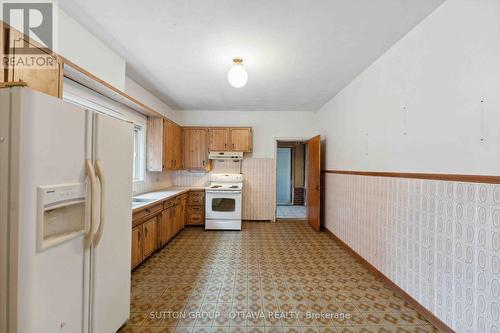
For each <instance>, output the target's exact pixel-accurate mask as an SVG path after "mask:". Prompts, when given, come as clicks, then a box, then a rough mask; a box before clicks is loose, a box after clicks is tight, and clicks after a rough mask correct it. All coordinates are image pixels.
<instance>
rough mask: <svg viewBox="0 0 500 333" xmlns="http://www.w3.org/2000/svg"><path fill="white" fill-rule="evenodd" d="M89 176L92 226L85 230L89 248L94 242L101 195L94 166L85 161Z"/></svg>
mask: <svg viewBox="0 0 500 333" xmlns="http://www.w3.org/2000/svg"><path fill="white" fill-rule="evenodd" d="M85 165H86V168H85V169H86V171H87V176H88V177H89V179H90V197H91V198H90V199H91V201H90V225H89V226H87V228H86V230H85V236H86V240H87V241H86V243H87V246H90V245H91V244H92V241H93V234H94V228H95V224H96V220H97V218H98V216H97V213H98V210H97V206H98V204H99V193H98V191H97V190H98V188H97V187H98V184H97V176H96V174H95V170H94V165H93V164H92V161H91V160H86V161H85Z"/></svg>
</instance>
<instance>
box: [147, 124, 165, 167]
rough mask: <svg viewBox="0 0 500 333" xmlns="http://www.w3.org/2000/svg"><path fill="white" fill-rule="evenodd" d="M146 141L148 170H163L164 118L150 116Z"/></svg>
mask: <svg viewBox="0 0 500 333" xmlns="http://www.w3.org/2000/svg"><path fill="white" fill-rule="evenodd" d="M146 141H147V169H148V171H162V170H163V159H164V157H163V153H164V148H163V146H164V143H163V141H164V139H163V118H160V117H148V124H147V133H146Z"/></svg>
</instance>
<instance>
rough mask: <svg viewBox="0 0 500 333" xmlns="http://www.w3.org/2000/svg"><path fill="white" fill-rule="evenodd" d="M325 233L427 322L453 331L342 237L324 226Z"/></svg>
mask: <svg viewBox="0 0 500 333" xmlns="http://www.w3.org/2000/svg"><path fill="white" fill-rule="evenodd" d="M324 230H325V231H326V233H327V234H328V235H329V236H330V237H331V238H333V239H334V240H336V241H338V242H339V243H340V244H342V245H343V246H344V247H345V248H346V249H347V250H349V252H351V253H352V254H353V255H354V256H355V257H356V258H357V259H359V261H361V263H362V264H364V265H365V266H366V267H367V268H368V269H369V270H370V271H371V272H373V273H374V274H375V275H377V276H379V277H380V278H382V279H383V280H384V282H385V283H387V284H388V285H389V286H390V287H391V288H392V289H393V290H394V291H395V292H396V293H397V294H398V295H399V296H400V297H401V298H402V299H404V300H405V301H406V302H407V303H408V304H410V305H411V306H413V307H414V308H415V310H417V312H418V313H420V314H421V315H422V316H424V318H425V319H427V320H428V321H429V322H431V324H432V325H434V327H436V328H437V329H438V330H439V332H443V333H454V332H455V331H453V330H452V329H451V328H450V327H449V326H448V325H446V324H445V323H444V322H443V321H442V320H441V319H439V318H438V317H436V316H435V315H434V314H433V313H432V312H430V311H429V310H427V309H426V308H425V307H424V306H423V305H422V304H420V303H419V302H418V301H417V300H416V299H414V298H413V297H412V296H410V294H408V293H407V292H406V291H404V290H403V289H401V288H400V287H399V286H398V285H397V284H395V283H394V282H393V281H392V280H391V279H389V278H388V277H387V276H385V275H384V273H382V272H381V271H379V270H378V269H377V268H376V267H375V266H373V265H372V264H370V263H369V262H368V261H366V259H365V258H363V257H362V256H361V255H359V253H358V252H356V251H354V250H353V249H352V248H351V247H350V246H349V245H347V243H345V242H344V241H343V240H342V239H340V238H339V237H337V235H335V234H334V233H333V232H332V231H330V230H328V229H327V228H324Z"/></svg>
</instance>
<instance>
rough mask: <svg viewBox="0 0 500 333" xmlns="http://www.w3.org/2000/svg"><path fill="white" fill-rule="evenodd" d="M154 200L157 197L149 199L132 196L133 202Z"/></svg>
mask: <svg viewBox="0 0 500 333" xmlns="http://www.w3.org/2000/svg"><path fill="white" fill-rule="evenodd" d="M154 200H155V199H149V198H132V202H136V203H143V202H151V201H154Z"/></svg>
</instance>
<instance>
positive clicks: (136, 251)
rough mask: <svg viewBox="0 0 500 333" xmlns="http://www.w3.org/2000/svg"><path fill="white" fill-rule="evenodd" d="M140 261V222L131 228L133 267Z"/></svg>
mask: <svg viewBox="0 0 500 333" xmlns="http://www.w3.org/2000/svg"><path fill="white" fill-rule="evenodd" d="M141 261H142V224H141V225H140V226H137V227H135V228H133V229H132V262H131V266H132V268H134V267H135V266H137V265H138V264H139V263H140V262H141Z"/></svg>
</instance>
